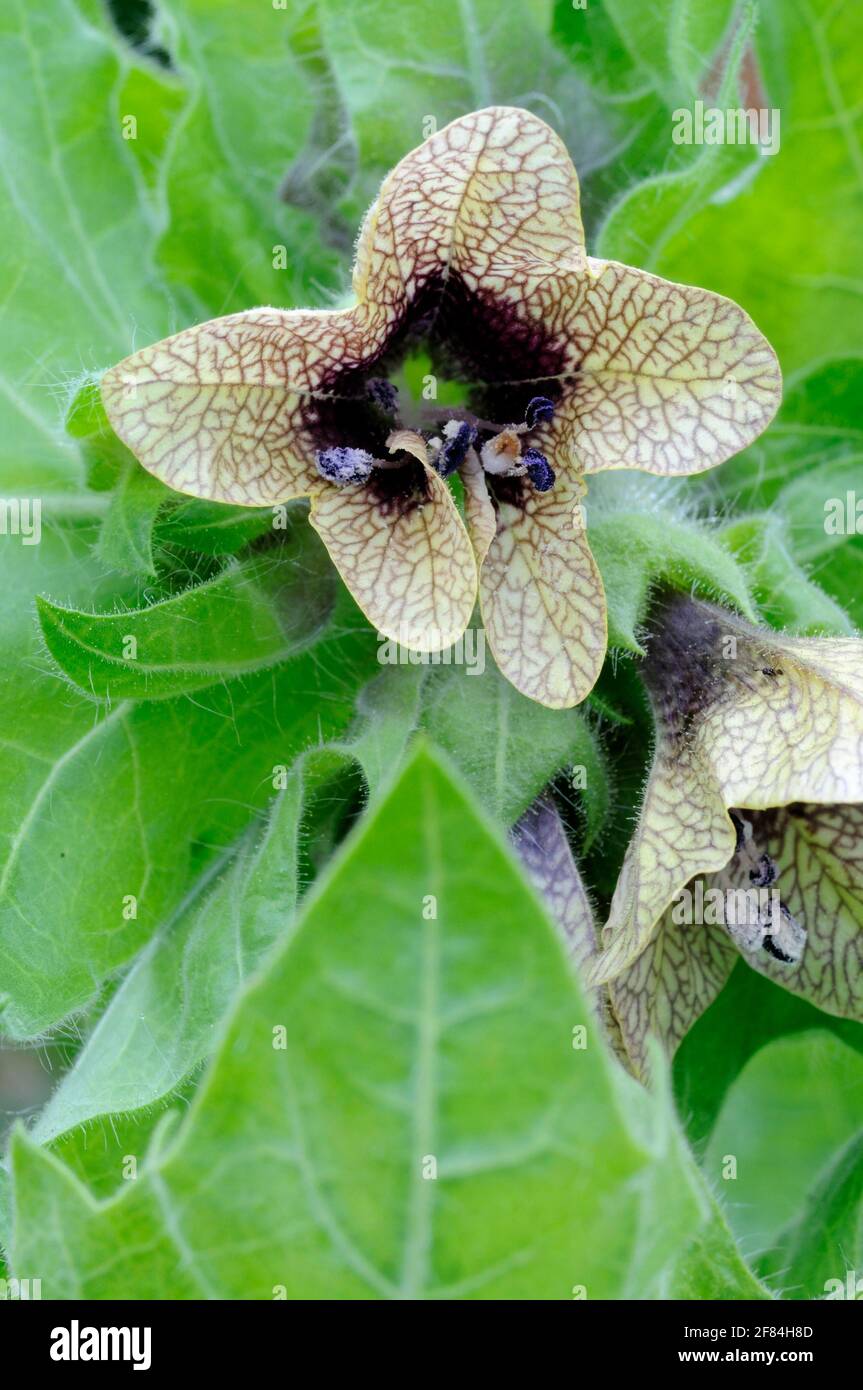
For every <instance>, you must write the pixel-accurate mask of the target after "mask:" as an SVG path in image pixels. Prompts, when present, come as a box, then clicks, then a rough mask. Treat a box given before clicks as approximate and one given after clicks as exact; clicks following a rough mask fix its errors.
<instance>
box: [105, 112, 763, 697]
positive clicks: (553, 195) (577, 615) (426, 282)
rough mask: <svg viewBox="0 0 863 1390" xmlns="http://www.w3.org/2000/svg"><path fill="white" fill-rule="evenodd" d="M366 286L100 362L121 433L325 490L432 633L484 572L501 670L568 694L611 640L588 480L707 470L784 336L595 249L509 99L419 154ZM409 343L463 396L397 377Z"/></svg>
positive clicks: (329, 529) (205, 477) (392, 207)
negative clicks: (420, 399) (335, 299)
mask: <svg viewBox="0 0 863 1390" xmlns="http://www.w3.org/2000/svg"><path fill="white" fill-rule="evenodd" d="M353 285H354V291H355V294H356V301H357V302H356V304H355V305H354V306H353V307H352V308H349V309H343V310H287V311H286V310H281V309H251V310H249V311H248V312H247V313H240V314H232V315H230V316H228V317H227V318H221V319H214V320H212V321H211V322H209V323H204V324H201V325H200V326H198V327H195V328H190V329H187V330H186V331H185V332H183V333H178V334H176V335H175V336H174V337H172V338H168V339H166V340H165V341H164V342H161V343H157V344H156V345H155V346H154V347H149V348H145V349H144V350H143V351H141V352H138V353H135V354H134V355H133V356H132V357H129V358H127V359H126V360H125V361H124V362H121V363H120V364H119V366H117V367H115V368H113V369H112V370H111V371H109V372H108V373H107V374H106V376H105V377H104V379H103V383H102V395H103V399H104V402H105V406H106V409H107V412H108V415H109V417H110V419H111V422H112V424H113V426H114V428H115V429H116V431H117V433H118V434H119V435H120V436H121V438H122V439H123V440H124V441H125V442H126V443H127V444H128V445H129V447H130V448H131V449H132V450H133V452H134V453H135V454H136V455H137V456H138V458H139V459H140V460H141V462H142V463H143V465H144V467H145V468H147V469H149V470H150V472H152V473H155V474H156V475H157V477H159V478H161V479H162V480H163V481H164V482H165V483H167V484H168V485H169V486H171V487H173V488H175V489H177V490H178V491H180V492H185V493H189V494H191V495H193V496H197V497H204V498H210V499H215V500H219V501H224V502H233V503H239V504H241V505H245V506H252V507H260V506H267V505H270V504H275V503H281V502H284V501H286V500H288V499H289V498H292V497H309V498H310V499H311V521H312V524H313V526H314V527H315V528H316V529H317V531H318V532H319V534H320V535H321V537H322V538H323V540H324V542H325V544H326V546H327V548H328V549H329V552H330V554H331V556H332V558H333V560H334V562H335V564H336V565H337V566H338V568H339V570H340V572H341V574H342V577H343V578H344V580H345V583H346V584H347V585H348V587H349V589H350V590H351V592H352V593H353V595H354V597H355V598H356V600H357V602H358V603H359V605H360V606H361V608H362V609H363V611H364V612H365V613H366V615H367V617H368V618H369V620H370V621H371V622H372V623H373V624H374V625H375V626H376V627H377V628H378V629H379V630H380V631H381V632H383V633H384V634H386V635H387V636H388V637H393V638H397V639H398V640H401V641H404V640H406V639H405V634H406V633H407V634H410V636H409V637H408V639H407V640H408V641H409V644H410V645H411V646H412V647H413V648H414V649H415V650H417V651H435V650H439V649H442V648H445V647H448V646H449V645H451V644H452V643H453V642H454V641H455V640H456V639H457V638H458V637H459V636H460V634H461V633H462V632H463V630H464V628H465V627H466V625H467V623H468V621H469V620H470V616H471V612H472V609H473V605H474V601H475V598H476V595H477V586H479V594H480V599H481V604H482V612H483V620H484V623H485V627H486V631H487V634H488V639H489V642H490V644H491V647H492V650H493V652H494V655H495V658H496V660H497V662H498V665H499V666H500V668H501V670H502V671H503V672H504V674H505V675H506V676H507V677H508V678H509V679H510V680H511V681H512V682H513V684H514V685H516V686H517V687H518V688H519V689H520V690H521V691H523V692H524V693H525V694H527V695H529V696H531V697H532V698H534V699H536V700H540V701H542V702H543V703H544V704H547V705H551V706H555V707H565V706H569V705H573V704H575V703H576V702H577V701H579V700H581V699H583V697H584V696H585V695H586V694H587V692H588V691H589V690H590V688H591V686H592V685H593V683H594V681H595V680H596V677H597V675H598V673H599V670H600V667H601V665H602V661H603V656H604V653H605V646H606V624H605V601H604V596H603V591H602V584H601V581H600V577H599V574H598V572H597V569H596V566H595V564H594V561H593V557H592V556H591V553H590V550H589V548H588V545H587V540H586V537H585V532H584V524H583V514H582V508H581V506H580V503H581V500H582V498H583V495H584V492H585V485H584V482H583V475H584V474H586V473H593V472H597V471H599V470H602V469H616V468H639V469H644V470H646V471H647V472H651V473H660V474H682V473H694V472H699V471H700V470H703V469H707V468H711V467H713V466H714V465H715V464H718V463H720V462H722V460H723V459H725V458H727V457H728V456H729V455H731V454H733V453H735V452H736V451H737V450H739V449H741V448H743V446H744V445H746V444H748V443H749V442H750V440H752V439H753V438H754V437H755V436H756V435H757V434H758V433H759V432H760V431H761V430H762V429H764V427H765V426H766V425H767V424H768V422H769V421H770V419H771V418H772V416H773V414H774V412H775V410H776V407H777V405H778V402H779V398H780V375H779V369H778V366H777V363H776V358H775V356H774V354H773V352H772V350H771V348H770V346H769V345H768V343H767V342H766V341H765V339H764V338H763V337H762V336H761V334H760V333H759V332H758V331H757V329H756V328H755V327H754V325H753V324H752V322H751V320H750V319H749V318H748V317H747V316H746V314H744V313H743V312H742V311H741V310H740V309H739V308H738V307H737V306H736V305H735V304H732V303H731V302H730V301H729V300H727V299H722V298H720V297H719V296H717V295H714V294H709V293H708V292H707V291H705V290H701V289H693V288H689V287H687V286H681V285H673V284H670V283H669V282H668V281H665V280H661V279H659V278H658V277H656V276H654V275H648V274H646V273H645V272H643V271H639V270H632V269H630V268H629V267H627V266H623V265H619V264H617V263H615V262H606V261H596V260H591V259H590V258H589V257H587V256H586V255H585V251H584V241H583V235H582V227H581V218H580V213H579V191H578V180H577V177H576V173H575V170H574V169H573V167H572V164H571V162H570V159H569V156H568V154H567V152H566V149H565V147H564V145H563V144H562V142H561V141H560V140H559V139H558V137H557V136H556V135H555V134H554V132H553V131H552V130H550V129H549V127H548V126H547V125H545V124H544V123H543V122H542V121H541V120H539V119H538V118H537V117H536V116H533V115H531V114H530V113H529V112H527V111H520V110H514V109H508V108H498V107H493V108H490V109H488V110H484V111H478V112H475V113H473V114H472V115H469V116H465V117H463V118H461V119H460V120H457V121H454V122H453V123H452V124H451V125H449V126H447V127H446V128H445V129H444V130H442V131H440V132H438V133H437V134H435V135H432V136H431V137H430V138H429V139H428V140H426V142H425V143H424V144H423V145H421V146H420V147H419V148H418V149H417V150H415V151H414V152H413V153H412V154H409V155H408V156H407V157H406V158H405V159H403V160H402V162H401V163H400V164H399V165H398V166H397V167H396V169H395V170H394V171H393V173H391V174H390V175H389V177H388V178H387V179H386V181H385V182H384V185H383V187H382V189H381V192H380V195H379V197H378V199H377V201H376V202H375V203H374V205H373V206H372V208H371V209H370V211H369V213H368V215H367V217H366V219H365V223H364V226H363V228H362V232H361V234H360V239H359V244H358V248H357V256H356V264H355V267H354V276H353ZM414 346H424V347H425V348H426V349H427V350H428V352H429V353H430V355H431V359H432V362H433V365H434V371H435V372H439V373H443V374H445V376H446V377H447V378H448V379H449V380H450V381H456V382H460V383H461V384H462V386H463V388H464V402H465V404H464V408H463V409H458V410H447V409H444V408H443V407H437V406H435V405H434V404H433V403H427V404H426V405H425V406H424V407H423V406H420V405H419V404H418V403H414V402H411V401H408V400H407V399H403V396H404V392H402V393H401V394H399V392H397V390H396V389H395V384H394V383H393V381H392V376H393V373H394V372H395V370H396V369H397V368H398V366H399V364H400V363H401V362H402V361H403V359H404V358H405V357H406V355H407V354H408V353H409V352H410V350H411V349H412V348H413V347H414ZM433 389H434V382H433V381H432V384H431V387H430V390H431V391H432V392H433ZM456 472H458V473H459V474H460V475H461V478H462V481H463V483H464V488H465V518H466V520H467V525H468V529H467V530H466V529H465V526H464V524H463V522H462V520H461V517H460V514H459V511H458V509H457V507H456V504H455V501H454V497H453V494H452V492H451V491H450V488H449V487H448V486H447V483H446V481H445V479H446V478H447V477H448V476H450V475H452V474H454V473H456ZM468 531H469V532H470V538H469V535H468ZM478 570H479V575H478Z"/></svg>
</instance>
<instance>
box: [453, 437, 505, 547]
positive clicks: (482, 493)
mask: <svg viewBox="0 0 863 1390" xmlns="http://www.w3.org/2000/svg"><path fill="white" fill-rule="evenodd" d="M459 473H460V476H461V480H462V483H463V485H464V515H465V521H466V522H467V530H468V535H469V536H470V539H471V544H472V545H473V550H474V554H475V556H476V563H477V566H478V567H479V566H481V565H482V562H483V560H484V559H485V557H486V555H487V554H488V548H489V546H490V545H491V543H492V541H493V540H494V537H495V532H496V531H497V518H496V516H495V510H494V506H493V504H492V500H491V497H490V496H489V491H488V488H487V487H486V482H485V473H484V471H483V468H482V465H481V464H480V461H479V459H478V458H477V456H476V453H475V452H474V450H473V449H470V450H469V451H468V455H467V457H466V459H465V461H464V463H463V464H462V466H461V468H460V470H459Z"/></svg>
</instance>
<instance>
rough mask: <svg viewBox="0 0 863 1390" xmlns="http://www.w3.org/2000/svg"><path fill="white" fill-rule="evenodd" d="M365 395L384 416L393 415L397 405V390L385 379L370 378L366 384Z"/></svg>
mask: <svg viewBox="0 0 863 1390" xmlns="http://www.w3.org/2000/svg"><path fill="white" fill-rule="evenodd" d="M366 395H367V396H368V398H369V400H370V401H373V402H374V404H375V405H376V406H378V408H379V409H380V410H382V411H383V412H384V413H385V414H386V415H395V413H396V411H397V409H398V404H399V388H398V387H397V386H393V384H392V382H391V381H387V379H386V377H372V378H371V380H370V381H367V382H366Z"/></svg>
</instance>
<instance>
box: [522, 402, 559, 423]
mask: <svg viewBox="0 0 863 1390" xmlns="http://www.w3.org/2000/svg"><path fill="white" fill-rule="evenodd" d="M553 419H554V401H550V400H549V399H548V396H534V397H533V399H532V400H530V401H528V403H527V409H526V411H525V412H524V423H525V424H526V425H527V427H528V429H529V430H535V429H536V427H537V425H547V424H548V422H549V420H553Z"/></svg>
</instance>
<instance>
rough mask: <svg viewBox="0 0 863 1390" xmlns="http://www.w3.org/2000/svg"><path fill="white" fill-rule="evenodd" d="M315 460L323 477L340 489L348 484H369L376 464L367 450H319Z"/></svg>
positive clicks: (335, 448) (336, 448)
mask: <svg viewBox="0 0 863 1390" xmlns="http://www.w3.org/2000/svg"><path fill="white" fill-rule="evenodd" d="M315 459H316V462H317V465H318V472H319V473H320V475H321V477H322V478H326V480H327V482H328V483H337V484H338V485H339V486H340V487H343V486H345V484H347V483H367V482H368V480H369V478H370V477H371V472H372V468H373V467H374V462H375V461H374V459H373V458H372V455H371V454H367V453H366V451H365V449H343V448H338V447H334V448H332V449H319V450H318V452H317V454H316V455H315Z"/></svg>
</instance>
